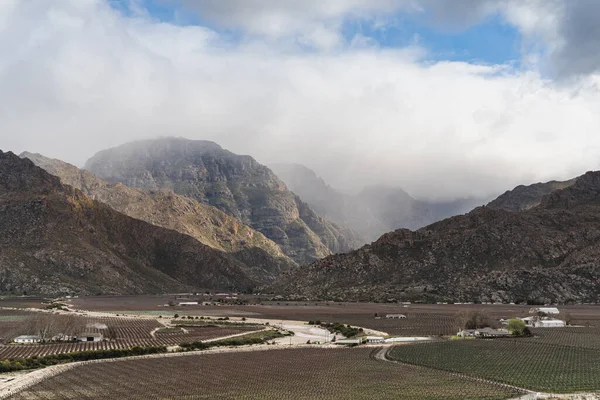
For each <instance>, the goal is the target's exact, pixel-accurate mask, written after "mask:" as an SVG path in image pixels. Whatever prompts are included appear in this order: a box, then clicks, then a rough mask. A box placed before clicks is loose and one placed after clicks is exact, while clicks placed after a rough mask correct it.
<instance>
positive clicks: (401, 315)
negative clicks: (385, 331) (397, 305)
mask: <svg viewBox="0 0 600 400" xmlns="http://www.w3.org/2000/svg"><path fill="white" fill-rule="evenodd" d="M385 317H386V318H388V319H403V318H406V315H404V314H386V316H385Z"/></svg>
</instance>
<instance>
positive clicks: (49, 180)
mask: <svg viewBox="0 0 600 400" xmlns="http://www.w3.org/2000/svg"><path fill="white" fill-rule="evenodd" d="M272 168H273V170H274V171H276V173H277V175H275V173H274V172H273V171H272V170H271V169H270V168H268V167H266V166H264V165H261V164H259V163H258V162H256V160H254V159H253V158H251V157H249V156H240V155H236V154H233V153H231V152H229V151H227V150H224V149H222V148H221V147H220V146H218V145H217V144H215V143H212V142H205V141H190V140H186V139H179V138H164V139H159V140H152V141H141V142H134V143H130V144H127V145H123V146H119V147H117V148H113V149H108V150H104V151H101V152H100V153H98V154H96V155H95V156H94V157H92V158H91V159H90V160H89V161H88V163H87V164H86V169H84V170H82V169H79V168H77V167H75V166H73V165H70V164H67V163H65V162H63V161H60V160H55V159H50V158H46V157H44V156H42V155H39V154H32V153H27V152H26V153H23V154H21V155H20V157H17V156H16V155H14V154H12V153H10V152H9V153H3V152H1V151H0V235H2V236H1V239H0V293H23V292H27V293H40V294H61V293H78V294H97V293H102V294H126V293H164V292H172V291H191V290H194V291H196V290H202V289H219V290H220V289H223V290H235V291H245V292H247V291H254V290H261V291H268V292H273V293H278V294H284V295H286V296H288V297H293V298H298V299H314V298H323V299H336V300H362V301H396V300H405V301H442V302H446V301H463V302H464V301H474V302H478V301H481V302H488V301H498V302H500V301H502V302H510V301H513V302H517V301H518V302H520V301H534V302H568V301H577V302H579V301H597V298H598V292H599V291H600V289H598V288H599V285H598V284H599V283H600V269H599V268H600V265H599V264H598V262H597V260H598V259H599V258H600V172H589V173H587V174H585V175H583V176H581V177H578V178H575V179H572V180H569V181H564V182H558V181H552V182H548V183H537V184H533V185H529V186H518V187H516V188H515V189H513V190H510V191H507V192H506V193H504V194H502V195H501V196H499V197H498V198H497V199H495V200H493V201H491V202H489V203H488V204H487V205H486V206H480V207H477V208H475V209H473V210H472V211H470V212H468V213H467V214H464V215H455V216H453V217H450V218H446V219H443V220H441V221H438V222H433V223H429V224H428V223H427V221H436V220H437V219H441V218H442V216H443V215H446V214H451V213H453V212H454V213H456V214H462V212H464V209H465V208H468V207H469V204H471V203H473V202H475V201H476V200H473V199H471V200H457V201H456V202H453V203H428V202H423V201H419V200H415V199H414V198H412V197H411V196H410V195H409V194H408V193H406V192H404V191H403V190H401V189H399V188H389V187H381V186H371V187H367V188H365V189H364V190H363V191H362V192H361V193H359V194H357V195H347V194H343V193H341V192H339V191H337V190H335V189H333V188H331V187H330V186H329V185H327V184H326V183H325V182H324V181H323V180H322V179H321V178H319V177H318V176H317V175H316V174H315V173H314V172H313V171H311V170H309V169H308V168H306V167H303V166H299V165H282V164H279V165H275V166H272ZM278 176H280V177H281V178H282V180H281V179H279V177H278ZM284 182H285V183H284ZM290 189H292V190H290ZM457 210H461V211H460V212H459V211H457ZM331 220H333V221H334V222H331ZM423 224H426V226H422V225H423ZM346 225H347V226H350V228H345V227H344V226H346ZM390 226H396V227H402V228H401V229H389V230H388V231H387V232H386V231H385V230H386V229H388V228H389V227H390ZM406 226H408V227H414V228H413V229H412V230H410V229H407V228H405V227H406ZM353 227H354V228H355V229H351V228H353ZM355 230H356V231H359V232H360V233H361V234H363V235H365V237H366V238H374V239H372V240H374V241H373V242H372V243H370V244H368V245H364V246H362V247H360V246H359V245H360V244H361V243H364V241H365V240H366V239H361V237H360V235H359V234H357V233H355ZM353 248H356V249H355V250H352V249H353Z"/></svg>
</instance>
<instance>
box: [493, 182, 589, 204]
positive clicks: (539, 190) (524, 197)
mask: <svg viewBox="0 0 600 400" xmlns="http://www.w3.org/2000/svg"><path fill="white" fill-rule="evenodd" d="M576 181H577V178H575V179H571V180H568V181H563V182H560V181H550V182H546V183H535V184H533V185H528V186H525V185H520V186H517V187H516V188H514V189H513V190H508V191H506V192H505V193H504V194H502V195H501V196H499V197H498V198H497V199H495V200H493V201H491V202H490V203H488V205H487V207H488V208H493V209H495V210H505V211H511V212H517V211H525V210H529V209H532V208H533V207H536V206H537V205H539V204H540V203H541V201H542V198H543V197H544V196H546V195H549V194H550V193H552V192H554V191H556V190H560V189H565V188H568V187H569V186H572V185H574V184H575V182H576Z"/></svg>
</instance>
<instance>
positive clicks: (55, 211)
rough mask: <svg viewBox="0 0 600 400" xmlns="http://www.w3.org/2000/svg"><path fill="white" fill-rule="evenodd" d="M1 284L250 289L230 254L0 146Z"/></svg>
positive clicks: (62, 289) (103, 289)
mask: <svg viewBox="0 0 600 400" xmlns="http://www.w3.org/2000/svg"><path fill="white" fill-rule="evenodd" d="M0 210H1V211H0V292H2V293H19V294H20V293H23V292H27V293H39V294H47V295H55V294H64V293H79V294H98V293H104V294H130V293H164V292H170V291H182V290H186V291H188V290H200V289H203V288H221V289H230V290H251V289H252V288H253V287H255V286H256V284H257V283H256V282H255V281H254V280H253V279H252V278H251V277H250V276H249V275H248V274H247V273H246V272H245V269H246V266H245V265H244V264H242V263H241V262H239V261H237V260H236V259H234V258H233V257H231V256H229V255H227V254H226V253H223V252H221V251H218V250H215V249H213V248H211V247H209V246H206V245H203V244H201V243H200V242H198V241H197V240H195V239H194V238H192V237H190V236H188V235H184V234H181V233H179V232H175V231H173V230H170V229H165V228H161V227H157V226H155V225H152V224H149V223H147V222H144V221H141V220H137V219H134V218H131V217H128V216H126V215H124V214H122V213H119V212H117V211H115V210H113V209H112V208H110V207H109V206H107V205H105V204H103V203H100V202H98V201H96V200H93V199H91V198H90V197H89V196H87V195H86V194H84V193H83V192H82V191H80V190H78V189H74V188H72V187H71V186H68V185H64V184H62V183H61V181H60V180H59V178H58V177H55V176H53V175H50V174H49V173H47V172H46V171H44V170H43V169H41V168H39V167H37V166H35V165H34V164H33V163H32V162H31V161H30V160H27V159H21V158H19V157H17V156H16V155H14V154H12V153H10V152H9V153H3V152H1V151H0Z"/></svg>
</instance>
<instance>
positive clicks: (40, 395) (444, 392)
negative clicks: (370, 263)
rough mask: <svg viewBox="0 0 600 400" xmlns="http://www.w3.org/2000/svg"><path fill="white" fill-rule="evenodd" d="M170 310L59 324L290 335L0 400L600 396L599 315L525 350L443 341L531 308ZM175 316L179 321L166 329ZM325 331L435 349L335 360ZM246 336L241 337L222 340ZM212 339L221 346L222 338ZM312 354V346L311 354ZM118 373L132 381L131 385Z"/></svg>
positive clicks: (149, 301) (121, 368)
mask: <svg viewBox="0 0 600 400" xmlns="http://www.w3.org/2000/svg"><path fill="white" fill-rule="evenodd" d="M171 298H172V299H174V298H175V297H168V296H165V297H154V296H141V297H136V296H130V297H110V298H93V297H91V298H81V299H70V300H71V301H67V304H68V305H69V309H70V311H62V313H64V314H68V315H78V316H80V317H82V318H88V319H90V320H93V321H97V320H103V321H104V320H106V321H120V322H123V323H125V325H123V326H124V327H125V328H124V330H123V332H125V331H126V330H127V329H129V328H128V327H130V326H131V325H128V324H132V323H133V322H131V321H136V322H135V323H136V324H138V325H139V326H142V325H143V326H144V327H146V326H147V328H143V329H142V328H139V329H138V330H137V331H136V332H137V333H135V334H134V336H135V335H139V336H144V335H147V336H148V337H149V338H150V339H148V340H151V339H152V338H154V339H156V338H157V337H158V336H160V335H163V337H166V336H168V335H173V336H172V337H173V338H175V339H171V340H174V341H175V342H176V341H178V340H180V338H182V337H184V336H185V335H188V336H187V337H190V336H189V335H191V333H190V332H193V331H194V329H195V330H196V331H202V332H204V333H205V332H209V331H210V332H215V333H212V335H213V337H209V338H206V337H205V338H204V339H202V340H203V341H204V342H212V341H218V340H221V339H223V338H224V337H225V336H226V337H231V338H236V337H238V336H241V337H244V336H247V334H248V332H260V331H262V330H270V329H273V328H275V329H279V330H285V331H292V332H294V333H295V334H294V335H293V336H289V337H281V338H276V339H273V340H269V344H262V345H253V346H241V347H221V348H216V349H209V350H201V351H192V352H187V353H167V354H155V355H145V356H138V357H129V358H120V359H108V360H94V361H84V362H80V363H71V364H62V365H56V366H51V367H48V368H45V369H42V370H36V371H33V372H30V373H23V374H17V375H16V376H15V377H14V379H12V380H10V381H7V382H0V398H11V399H19V400H23V399H46V398H47V399H71V398H81V399H94V398H98V399H102V398H107V399H108V398H111V399H112V398H132V399H135V398H140V399H141V398H145V399H152V398H170V399H171V398H173V399H177V398H186V399H188V398H194V399H196V398H211V399H212V398H216V399H237V398H242V397H243V398H246V399H270V398H273V399H281V398H292V397H290V393H293V394H294V395H293V398H295V399H322V398H325V399H343V398H349V397H352V398H358V399H361V398H364V399H369V398H381V399H387V398H390V399H392V398H394V399H509V398H510V399H517V398H521V399H534V398H556V399H559V398H560V399H562V398H564V399H567V398H568V399H578V400H592V399H598V398H600V397H599V396H598V395H597V394H594V393H593V392H595V391H600V381H598V378H597V377H598V376H600V369H599V368H600V307H597V306H591V305H590V306H569V307H561V311H562V312H565V311H568V313H569V314H570V318H572V321H573V322H574V323H576V324H577V325H579V327H568V328H556V329H552V328H546V329H536V330H535V332H534V333H535V337H533V338H518V339H512V338H510V339H496V340H459V341H457V340H447V336H439V335H440V334H441V335H444V334H445V332H450V333H449V334H452V333H455V332H456V330H455V321H454V318H455V316H456V313H457V312H458V311H460V310H465V309H468V310H483V309H485V310H486V312H488V313H490V314H491V315H493V316H494V317H495V318H500V317H502V318H505V317H513V316H519V315H524V314H526V313H527V311H528V309H529V307H525V306H517V305H417V304H414V305H413V304H410V305H398V304H394V305H392V304H361V303H318V302H317V303H292V302H283V301H267V300H265V299H260V300H257V302H256V303H255V304H227V303H225V302H223V303H221V304H220V305H210V306H201V305H191V306H190V305H188V306H169V307H165V306H164V304H166V303H167V302H168V300H169V299H171ZM2 305H3V304H2V300H0V307H1V306H2ZM23 306H24V307H32V306H33V307H35V302H34V301H32V300H31V299H28V300H27V301H26V302H24V304H23ZM10 307H11V309H12V311H11V313H9V312H8V311H6V313H7V314H6V316H5V317H2V318H0V328H2V326H3V325H2V324H3V323H5V324H9V325H10V324H13V325H14V324H17V325H18V319H17V320H16V319H15V315H14V313H15V312H17V313H18V312H19V311H17V310H19V308H18V307H19V304H18V303H15V302H14V299H13V300H12V303H10ZM563 310H564V311H563ZM21 311H22V312H32V311H27V309H26V308H21ZM392 313H403V314H404V315H405V316H406V318H402V319H390V318H385V316H386V314H392ZM174 314H178V318H173V316H174ZM0 316H1V315H0ZM208 318H210V319H208ZM15 321H17V322H15ZM308 321H312V322H313V324H312V325H309V324H308V323H307V322H308ZM322 322H339V323H343V324H351V325H353V326H361V327H363V329H364V334H365V335H376V336H388V335H392V336H403V337H407V336H410V335H415V334H418V335H422V336H428V337H430V338H432V339H433V340H431V341H429V342H427V343H421V344H413V343H405V344H400V345H398V344H394V345H393V346H392V345H388V344H386V345H383V346H382V345H381V344H370V345H363V346H359V347H358V348H343V347H339V346H336V345H334V344H332V343H331V342H330V341H331V340H332V338H333V335H332V334H331V333H329V332H328V331H327V330H325V329H322V328H320V327H319V326H318V324H319V323H322ZM359 322H360V324H358V323H359ZM151 324H158V325H156V326H154V325H153V326H152V327H151V326H150V325H151ZM203 324H206V326H203ZM7 326H8V325H7ZM116 326H119V325H118V324H117V325H116ZM244 326H247V327H248V329H247V331H246V332H244V331H242V332H230V331H229V330H235V329H242V330H243V328H244ZM161 327H162V328H161ZM203 329H208V330H206V331H203ZM163 331H164V332H166V333H162V332H163ZM219 332H222V333H227V335H221V336H219V335H218V333H219ZM194 334H197V333H194ZM165 335H166V336H165ZM144 337H145V336H144ZM340 337H341V336H339V335H338V339H339V338H340ZM163 340H166V339H163ZM309 341H310V343H311V344H307V342H309ZM317 342H318V343H320V344H314V343H317ZM5 346H7V347H9V346H14V345H5ZM0 347H1V346H0ZM175 347H177V346H175ZM31 348H33V347H31ZM126 371H129V372H127V373H133V374H134V375H133V376H132V377H127V376H128V375H127V373H126ZM548 392H559V393H562V394H550V393H548ZM575 392H581V394H573V393H575ZM570 393H571V394H570ZM583 393H587V394H583Z"/></svg>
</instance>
